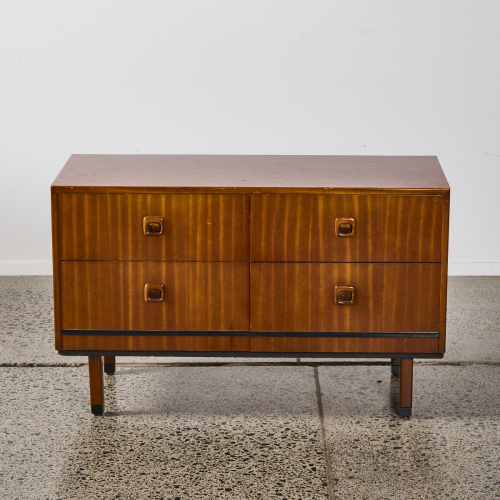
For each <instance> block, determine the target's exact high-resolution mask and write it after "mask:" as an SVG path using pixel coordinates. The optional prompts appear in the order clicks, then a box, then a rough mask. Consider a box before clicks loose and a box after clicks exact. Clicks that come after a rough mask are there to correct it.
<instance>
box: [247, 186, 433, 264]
mask: <svg viewBox="0 0 500 500" xmlns="http://www.w3.org/2000/svg"><path fill="white" fill-rule="evenodd" d="M250 205H251V216H250V220H251V222H250V259H251V260H252V261H257V262H272V261H274V262H440V261H441V240H442V238H441V231H442V227H441V226H442V197H441V196H425V195H424V196H413V195H408V196H396V195H373V196H368V195H252V196H251V203H250ZM350 219H353V220H350ZM340 224H343V226H339V225H340ZM349 224H351V226H350V227H351V228H352V231H351V232H350V227H349Z"/></svg>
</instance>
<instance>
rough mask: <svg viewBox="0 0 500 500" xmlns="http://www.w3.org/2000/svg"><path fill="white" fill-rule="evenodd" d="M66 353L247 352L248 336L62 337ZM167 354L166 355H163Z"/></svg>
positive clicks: (248, 345)
mask: <svg viewBox="0 0 500 500" xmlns="http://www.w3.org/2000/svg"><path fill="white" fill-rule="evenodd" d="M62 345H63V350H68V351H163V352H168V351H193V352H196V351H210V352H217V351H221V352H224V351H249V350H250V340H249V337H248V336H236V337H231V336H216V335H214V336H179V337H175V336H168V337H162V336H141V337H137V336H131V335H63V338H62ZM166 355H167V354H166Z"/></svg>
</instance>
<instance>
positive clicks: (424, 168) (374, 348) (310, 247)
mask: <svg viewBox="0 0 500 500" xmlns="http://www.w3.org/2000/svg"><path fill="white" fill-rule="evenodd" d="M449 194H450V191H449V186H448V183H447V182H446V179H445V177H444V174H443V172H442V170H441V167H440V166H439V163H438V161H437V158H435V157H369V156H358V157H346V156H344V157H342V156H183V155H178V156H171V155H169V156H161V155H158V156H154V155H151V156H142V155H130V156H124V155H73V156H72V157H71V158H70V159H69V161H68V163H67V164H66V165H65V167H64V168H63V170H62V171H61V173H60V174H59V176H58V177H57V179H56V180H55V181H54V184H53V185H52V223H53V225H52V227H53V257H54V302H55V304H54V309H55V339H56V349H58V350H59V352H60V353H61V354H66V355H75V354H80V355H86V356H89V367H90V388H91V408H92V411H93V412H94V413H96V414H101V413H102V412H103V409H104V392H103V364H104V369H105V371H106V372H108V373H113V372H114V364H115V357H116V356H119V355H163V356H165V355H172V356H174V355H177V356H179V355H180V356H203V355H205V356H206V355H209V356H237V355H239V356H244V357H251V356H256V357H258V356H272V357H277V356H283V357H329V356H332V357H349V356H352V357H379V358H384V357H387V358H391V359H392V371H393V373H394V374H399V376H400V401H399V413H400V415H402V416H409V415H410V414H411V406H412V404H411V399H412V396H411V394H412V374H413V359H414V358H419V357H426V358H432V357H442V356H443V353H444V351H445V329H446V325H445V319H446V278H447V260H448V257H447V255H448V215H449ZM103 357H104V363H103Z"/></svg>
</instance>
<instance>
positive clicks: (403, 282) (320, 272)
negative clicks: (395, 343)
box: [250, 263, 441, 333]
mask: <svg viewBox="0 0 500 500" xmlns="http://www.w3.org/2000/svg"><path fill="white" fill-rule="evenodd" d="M440 271H441V266H440V264H316V263H313V264H308V263H304V264H294V263H266V264H250V300H251V302H250V311H251V317H250V328H251V331H253V332H273V331H276V332H360V333H363V332H366V333H368V332H426V333H427V332H429V333H437V332H439V292H440ZM340 286H350V287H354V303H353V304H347V303H346V304H341V303H336V296H337V295H338V293H339V292H341V291H342V290H343V291H344V294H343V295H342V294H341V295H340V298H342V297H343V300H348V299H349V289H340V288H337V289H336V288H335V287H340ZM337 300H338V296H337Z"/></svg>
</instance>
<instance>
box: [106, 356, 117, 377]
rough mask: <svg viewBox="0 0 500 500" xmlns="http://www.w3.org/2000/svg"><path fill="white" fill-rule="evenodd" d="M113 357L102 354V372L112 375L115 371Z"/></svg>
mask: <svg viewBox="0 0 500 500" xmlns="http://www.w3.org/2000/svg"><path fill="white" fill-rule="evenodd" d="M115 361H116V360H115V357H114V356H104V373H107V374H108V375H113V374H114V373H115Z"/></svg>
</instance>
